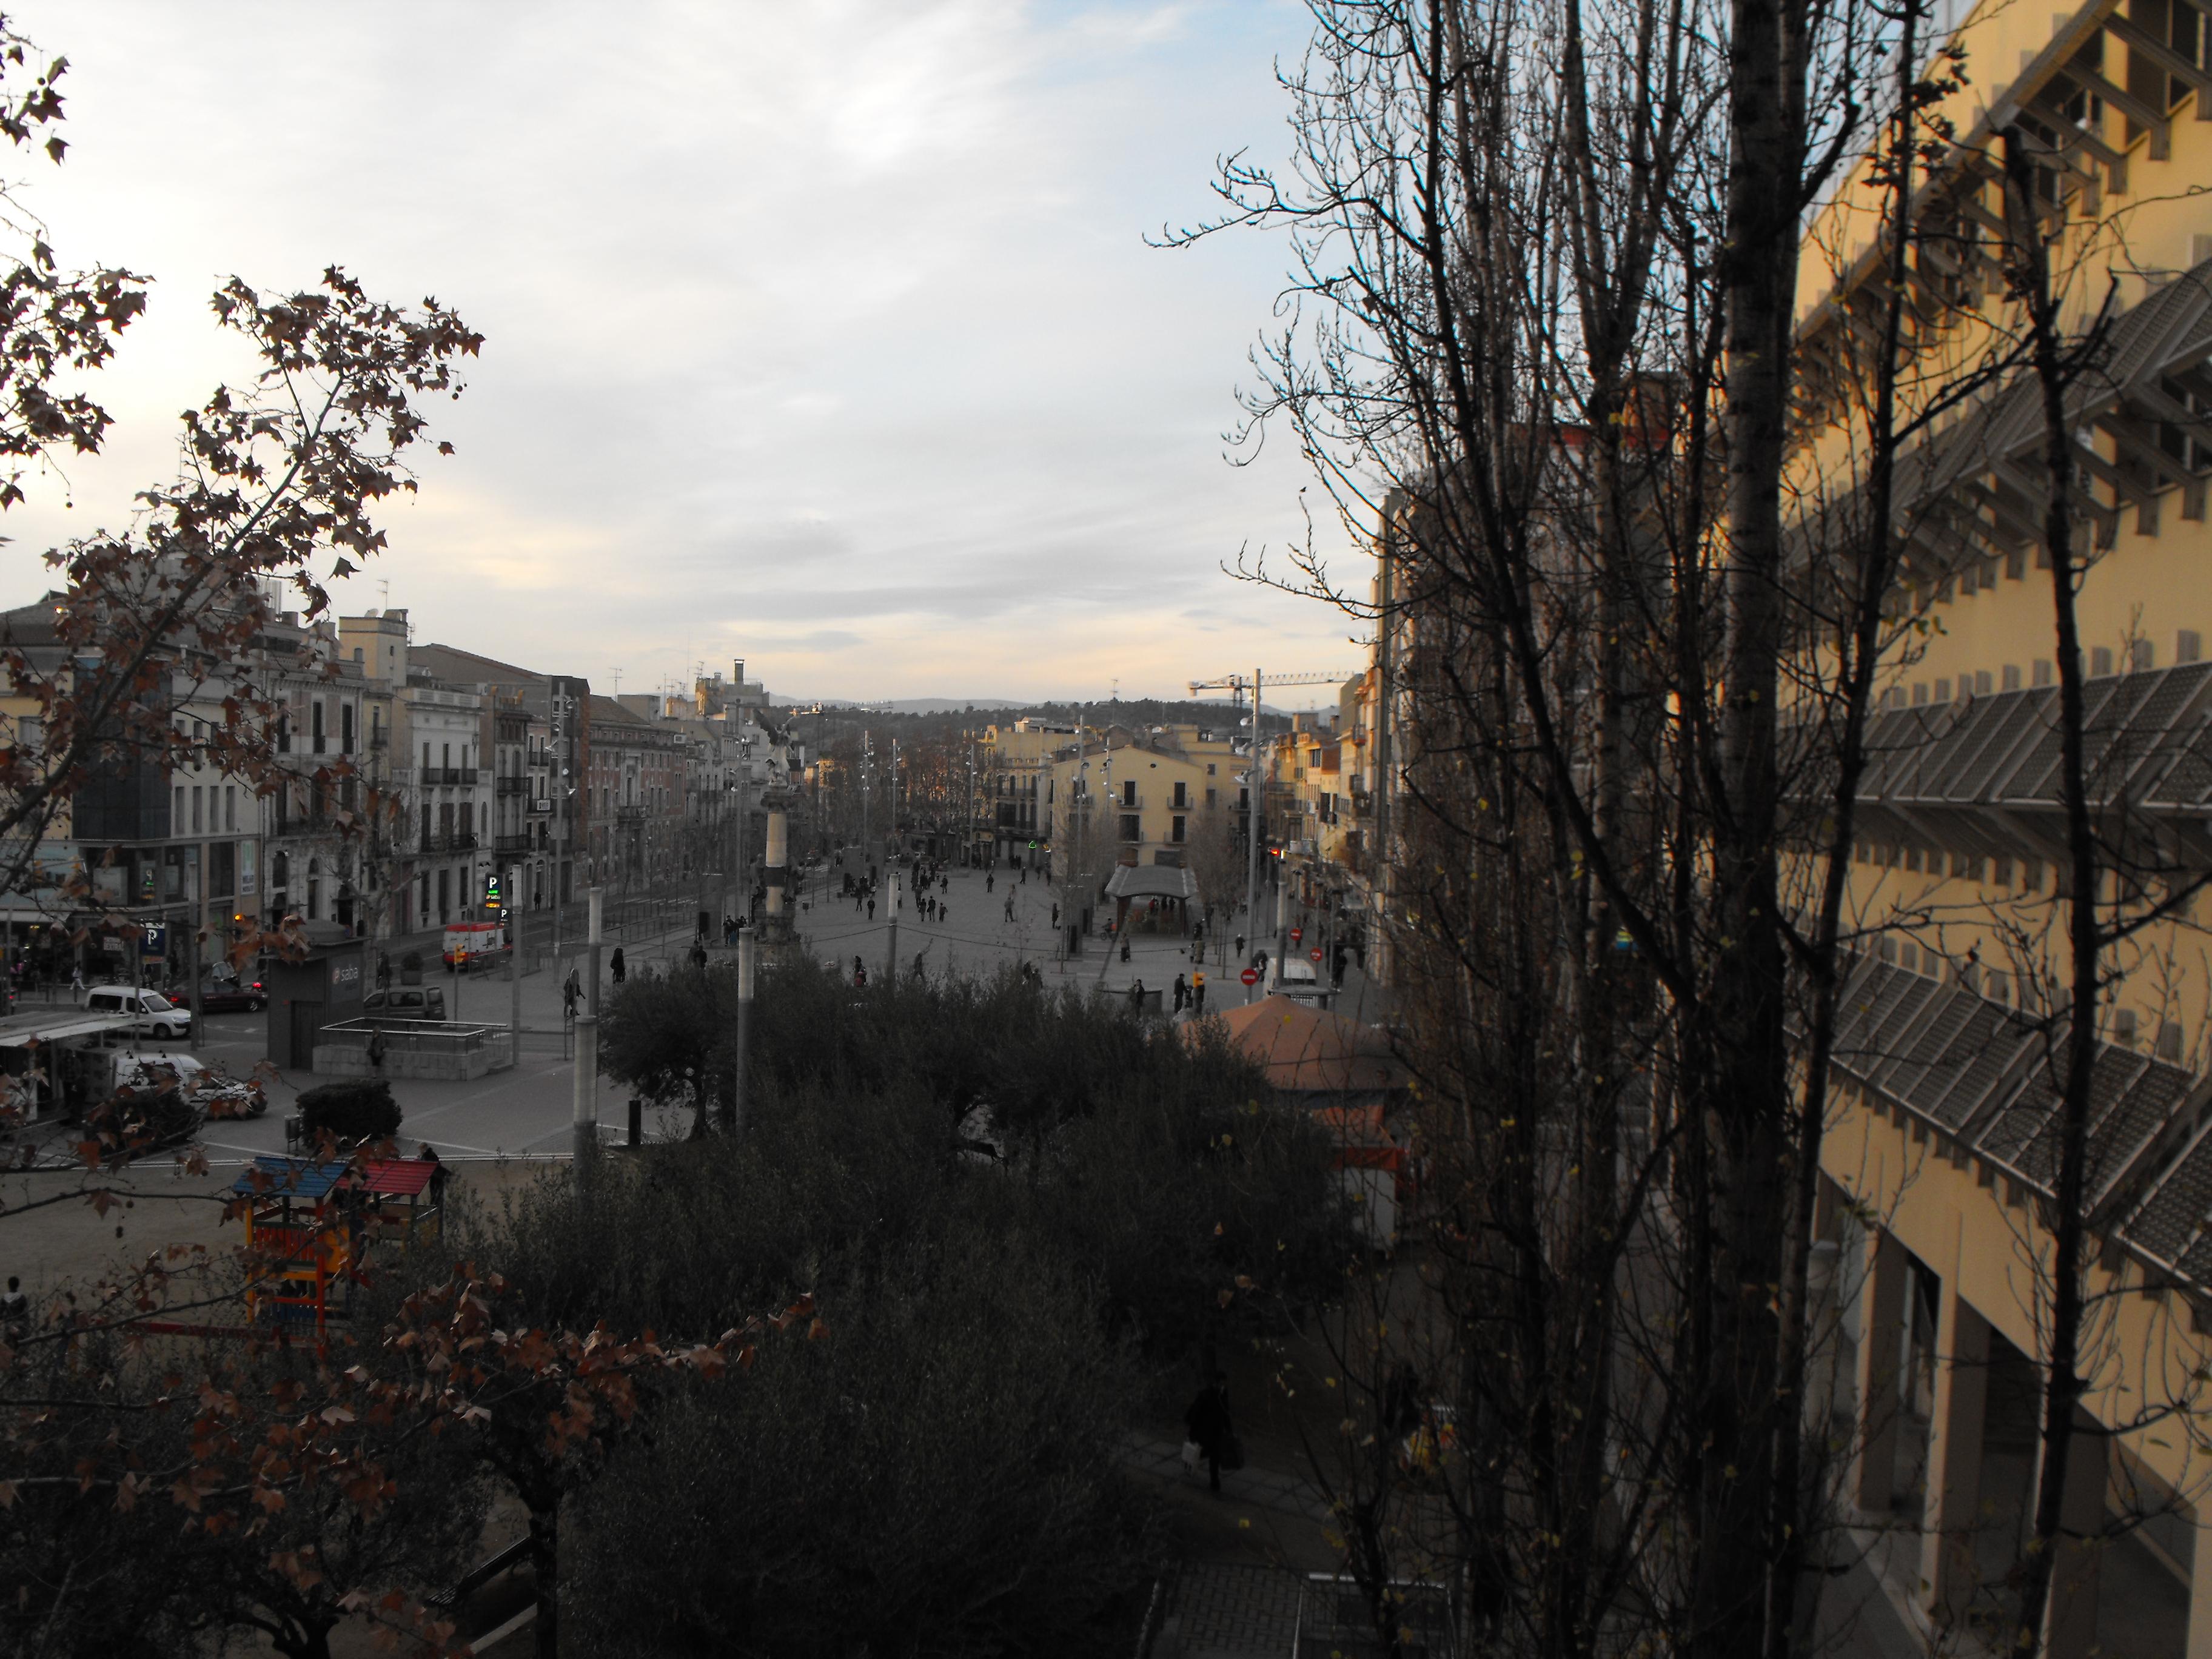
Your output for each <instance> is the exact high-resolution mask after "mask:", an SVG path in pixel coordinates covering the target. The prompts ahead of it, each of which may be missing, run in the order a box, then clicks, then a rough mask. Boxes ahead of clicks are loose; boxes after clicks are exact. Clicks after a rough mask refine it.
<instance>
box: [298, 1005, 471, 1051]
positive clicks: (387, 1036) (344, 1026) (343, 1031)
mask: <svg viewBox="0 0 2212 1659" xmlns="http://www.w3.org/2000/svg"><path fill="white" fill-rule="evenodd" d="M378 1033H382V1035H383V1037H384V1044H385V1047H386V1049H387V1050H390V1049H398V1050H399V1051H400V1052H402V1053H404V1054H468V1053H472V1052H474V1051H475V1050H477V1049H480V1048H483V1047H485V1046H486V1045H487V1044H489V1043H490V1042H494V1041H499V1042H504V1041H505V1040H506V1037H507V1027H505V1026H504V1025H461V1024H455V1023H454V1022H453V1021H452V1020H447V1019H385V1018H380V1017H378V1016H376V1015H364V1016H363V1017H362V1018H359V1019H342V1020H339V1021H337V1022H336V1023H335V1024H330V1025H325V1026H324V1027H323V1028H322V1030H320V1031H319V1032H318V1033H317V1034H316V1037H315V1041H316V1042H319V1043H322V1042H327V1043H329V1044H330V1045H331V1047H332V1048H368V1040H369V1038H370V1037H371V1036H375V1035H377V1034H378Z"/></svg>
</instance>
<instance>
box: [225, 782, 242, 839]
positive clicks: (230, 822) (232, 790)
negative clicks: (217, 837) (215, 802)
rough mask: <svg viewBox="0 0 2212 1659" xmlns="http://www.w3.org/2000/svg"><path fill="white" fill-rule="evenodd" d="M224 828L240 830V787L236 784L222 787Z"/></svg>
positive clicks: (227, 784)
mask: <svg viewBox="0 0 2212 1659" xmlns="http://www.w3.org/2000/svg"><path fill="white" fill-rule="evenodd" d="M222 827H223V828H224V829H233V830H234V829H237V828H238V786H237V785H236V784H234V783H226V784H225V785H223V787H222Z"/></svg>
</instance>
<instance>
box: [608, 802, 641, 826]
mask: <svg viewBox="0 0 2212 1659" xmlns="http://www.w3.org/2000/svg"><path fill="white" fill-rule="evenodd" d="M615 822H616V823H644V822H645V808H644V807H643V806H642V805H635V804H632V803H630V802H624V803H623V805H620V806H617V807H616V808H615Z"/></svg>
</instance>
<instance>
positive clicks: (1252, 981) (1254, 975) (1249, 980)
mask: <svg viewBox="0 0 2212 1659" xmlns="http://www.w3.org/2000/svg"><path fill="white" fill-rule="evenodd" d="M1237 978H1239V979H1241V980H1243V981H1244V982H1245V983H1246V984H1247V985H1257V984H1258V983H1259V982H1260V970H1259V969H1257V968H1247V969H1245V970H1244V971H1243V973H1241V974H1239V975H1237Z"/></svg>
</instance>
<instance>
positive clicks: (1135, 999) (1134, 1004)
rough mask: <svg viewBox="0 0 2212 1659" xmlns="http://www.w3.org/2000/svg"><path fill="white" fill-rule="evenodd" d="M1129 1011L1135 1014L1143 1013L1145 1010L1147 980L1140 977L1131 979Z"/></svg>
mask: <svg viewBox="0 0 2212 1659" xmlns="http://www.w3.org/2000/svg"><path fill="white" fill-rule="evenodd" d="M1129 1012H1131V1013H1133V1014H1141V1013H1143V1012H1145V981H1142V980H1140V979H1139V980H1133V981H1130V984H1129Z"/></svg>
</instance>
